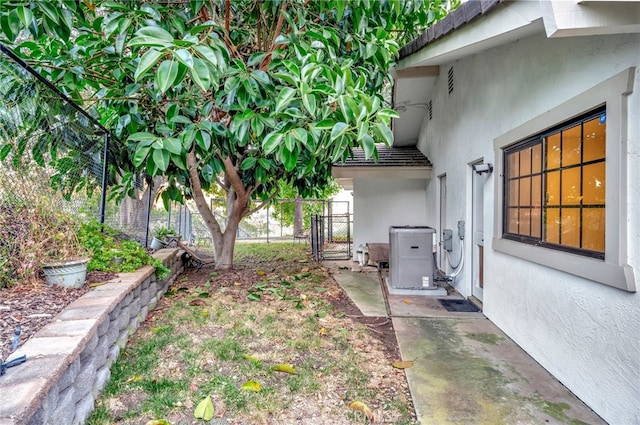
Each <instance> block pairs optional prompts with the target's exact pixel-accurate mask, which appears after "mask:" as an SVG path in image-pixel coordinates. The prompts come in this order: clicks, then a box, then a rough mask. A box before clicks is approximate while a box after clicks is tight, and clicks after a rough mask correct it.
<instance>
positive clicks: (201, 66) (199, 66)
mask: <svg viewBox="0 0 640 425" xmlns="http://www.w3.org/2000/svg"><path fill="white" fill-rule="evenodd" d="M191 78H193V81H195V83H196V84H197V85H198V86H199V87H200V88H201V89H202V90H204V91H207V90H209V88H210V87H211V75H210V74H209V68H207V65H206V64H205V63H204V61H203V60H202V59H197V58H196V59H194V60H193V69H191Z"/></svg>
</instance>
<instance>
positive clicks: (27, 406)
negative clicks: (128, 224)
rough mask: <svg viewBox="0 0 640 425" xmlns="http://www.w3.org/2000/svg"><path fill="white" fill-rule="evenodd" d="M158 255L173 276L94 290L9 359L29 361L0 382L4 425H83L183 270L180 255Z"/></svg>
mask: <svg viewBox="0 0 640 425" xmlns="http://www.w3.org/2000/svg"><path fill="white" fill-rule="evenodd" d="M154 256H155V257H156V258H158V259H160V260H161V261H162V262H163V263H164V265H165V266H166V267H168V268H169V269H171V274H170V275H169V276H168V277H167V278H165V279H163V280H158V279H156V275H155V273H154V269H153V268H152V267H150V266H146V267H143V268H142V269H140V270H138V271H136V272H134V273H121V274H120V275H119V277H117V278H115V279H113V280H112V281H109V282H108V283H106V284H104V285H101V286H98V287H96V288H94V289H93V290H92V291H90V292H88V293H86V294H85V295H83V296H82V297H80V298H78V299H77V300H76V301H74V302H73V303H71V304H69V305H68V306H67V307H66V308H65V309H64V310H63V311H62V312H61V313H60V314H59V315H58V316H56V318H55V319H54V320H53V321H52V322H51V323H49V324H48V325H47V326H45V327H44V328H42V329H41V330H40V331H39V332H37V333H36V334H35V335H34V336H33V337H32V338H31V339H30V340H29V341H27V342H26V343H25V344H23V345H22V346H21V347H20V348H19V349H18V350H16V352H15V353H13V354H12V355H11V356H10V357H9V359H8V360H11V359H14V358H16V357H19V356H21V355H26V356H27V361H26V362H25V363H23V364H21V365H18V366H16V367H13V368H10V369H8V370H7V373H6V374H5V375H3V376H2V377H0V394H1V395H2V401H1V402H0V425H41V424H69V425H71V424H74V425H75V424H83V423H84V422H85V420H86V419H87V418H88V416H89V414H90V413H91V411H92V410H93V408H94V401H95V400H96V398H97V397H98V395H99V394H100V392H101V391H102V389H103V388H104V386H105V385H106V383H107V382H108V381H109V377H110V372H109V369H110V367H111V365H112V364H113V362H114V361H115V360H116V359H117V357H118V355H119V353H120V350H121V349H122V348H124V346H125V345H126V343H127V340H128V338H129V336H130V335H131V334H133V332H135V330H136V329H137V328H138V326H139V325H140V323H141V322H142V321H144V319H145V318H146V316H147V314H148V312H149V311H151V310H153V309H154V308H155V306H156V304H157V303H158V300H159V299H160V297H162V296H163V294H164V293H165V292H166V291H167V288H168V287H169V285H170V284H171V283H172V282H173V281H174V280H175V279H176V277H177V276H178V275H179V274H180V273H182V272H183V271H184V264H183V260H182V251H180V250H177V249H163V250H160V251H158V252H157V253H156V254H154Z"/></svg>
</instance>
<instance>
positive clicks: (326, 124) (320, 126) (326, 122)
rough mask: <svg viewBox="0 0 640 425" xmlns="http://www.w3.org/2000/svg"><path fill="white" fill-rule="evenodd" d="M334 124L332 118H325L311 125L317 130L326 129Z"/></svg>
mask: <svg viewBox="0 0 640 425" xmlns="http://www.w3.org/2000/svg"><path fill="white" fill-rule="evenodd" d="M335 124H336V122H335V121H334V120H331V119H326V120H322V121H320V122H319V123H316V124H314V125H313V127H314V128H316V129H317V130H328V129H330V128H333V126H334V125H335Z"/></svg>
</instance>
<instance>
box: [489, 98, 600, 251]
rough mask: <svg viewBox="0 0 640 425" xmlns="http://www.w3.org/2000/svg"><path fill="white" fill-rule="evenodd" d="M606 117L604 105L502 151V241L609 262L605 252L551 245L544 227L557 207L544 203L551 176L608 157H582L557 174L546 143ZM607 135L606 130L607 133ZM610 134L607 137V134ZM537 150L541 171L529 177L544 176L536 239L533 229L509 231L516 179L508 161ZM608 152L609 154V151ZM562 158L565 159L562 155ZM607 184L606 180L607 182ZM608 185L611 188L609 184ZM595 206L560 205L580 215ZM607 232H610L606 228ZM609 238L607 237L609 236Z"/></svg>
mask: <svg viewBox="0 0 640 425" xmlns="http://www.w3.org/2000/svg"><path fill="white" fill-rule="evenodd" d="M603 114H604V115H605V117H606V106H605V105H600V106H598V107H596V108H594V109H592V110H590V111H587V112H585V113H583V114H582V115H580V116H578V117H575V118H572V119H570V120H567V121H565V122H563V123H560V124H558V125H556V126H554V127H552V128H550V129H548V130H545V131H542V132H540V133H538V134H535V135H533V136H531V137H528V138H526V139H524V140H521V141H518V142H516V143H513V144H512V145H509V146H506V147H504V148H502V155H503V158H502V160H503V163H504V164H505V168H504V170H503V176H504V177H503V189H502V190H503V193H504V194H505V196H504V199H503V203H502V211H503V220H502V226H501V230H502V237H503V238H505V239H510V240H513V241H517V242H522V243H528V244H532V245H537V246H543V247H546V248H549V249H555V250H559V251H566V252H571V253H574V254H577V255H583V256H587V257H592V258H596V259H600V260H604V259H605V253H604V252H599V251H593V250H588V249H585V248H580V247H573V246H570V245H566V244H562V243H557V244H556V243H553V242H549V241H548V240H547V239H546V235H545V225H544V217H545V215H546V214H547V210H548V209H555V208H556V207H554V206H552V207H550V206H549V204H548V203H546V201H545V200H544V194H545V188H546V182H547V176H548V174H549V173H552V172H555V171H560V170H568V169H572V168H582V167H584V166H585V165H591V164H596V163H604V164H606V156H605V157H604V158H602V159H598V160H592V161H583V160H582V157H581V159H580V161H579V162H578V163H577V164H572V165H571V166H569V167H567V166H564V165H563V166H559V167H558V170H556V169H555V168H553V169H549V168H548V166H547V162H548V157H547V156H546V154H547V152H546V148H545V143H546V141H547V138H548V137H550V136H553V135H556V134H560V133H561V132H563V131H564V130H567V129H571V128H574V127H577V126H578V125H580V126H581V130H583V129H584V125H585V123H587V122H588V121H591V120H593V119H595V118H597V117H598V116H602V115H603ZM605 131H606V130H605ZM605 134H606V133H605ZM534 146H540V170H539V171H538V172H535V171H533V170H531V172H530V173H529V174H528V176H529V177H534V176H536V175H539V176H540V193H539V195H540V206H539V209H540V212H539V214H540V223H539V225H540V228H539V229H538V230H539V234H540V236H539V237H535V236H532V235H531V233H533V229H531V231H530V235H528V236H527V235H524V234H522V233H513V232H510V231H509V229H508V227H509V226H508V223H509V217H508V214H505V212H508V210H509V209H510V208H512V207H513V205H512V204H510V203H509V195H508V193H509V188H508V185H509V179H510V178H513V176H511V175H509V176H507V172H508V161H507V157H508V156H509V155H510V154H513V153H516V152H522V151H524V150H525V149H528V148H531V147H534ZM605 148H606V138H605ZM605 152H606V151H605ZM561 156H562V155H561ZM605 175H606V171H605ZM523 176H525V175H523V174H519V175H518V176H517V177H519V178H522V177H523ZM605 181H606V180H605ZM583 182H584V180H583V179H582V173H581V177H580V183H581V185H582V183H583ZM605 185H607V184H606V183H605ZM605 194H606V186H605ZM532 196H533V192H531V193H530V198H532ZM602 206H603V207H604V208H605V217H606V203H605V204H603V205H602ZM591 207H592V205H586V206H585V205H583V204H582V203H580V204H577V205H575V206H573V207H569V206H568V205H567V204H562V203H560V205H558V207H557V208H558V209H559V210H562V209H565V208H571V209H574V208H575V209H578V210H580V212H581V213H582V210H583V209H588V208H591ZM518 208H522V205H521V204H518ZM529 208H531V209H533V208H534V205H533V204H531V205H529ZM530 225H531V226H533V222H532V221H531V222H530ZM605 229H606V228H605ZM579 232H580V233H582V227H579ZM605 235H606V233H605Z"/></svg>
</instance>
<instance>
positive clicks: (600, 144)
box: [503, 107, 606, 259]
mask: <svg viewBox="0 0 640 425" xmlns="http://www.w3.org/2000/svg"><path fill="white" fill-rule="evenodd" d="M503 152H504V165H505V173H504V185H505V187H504V193H505V197H504V214H503V221H504V222H503V237H504V238H507V239H513V240H517V241H520V242H525V243H531V244H534V245H542V246H547V247H549V248H554V249H561V250H565V251H569V252H573V253H578V254H582V255H586V256H590V257H595V258H599V259H604V257H605V218H606V214H605V188H606V185H605V182H606V169H605V158H606V113H605V108H604V107H602V108H599V109H597V110H595V111H591V112H589V113H587V114H585V115H583V116H581V117H578V118H576V119H573V120H571V121H568V122H565V123H562V124H561V125H559V126H557V127H555V128H553V129H551V130H548V131H546V132H543V133H540V134H537V135H535V136H533V137H531V138H528V139H526V140H524V141H522V142H519V143H517V144H515V145H512V146H509V147H507V148H506V149H504V151H503Z"/></svg>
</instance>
